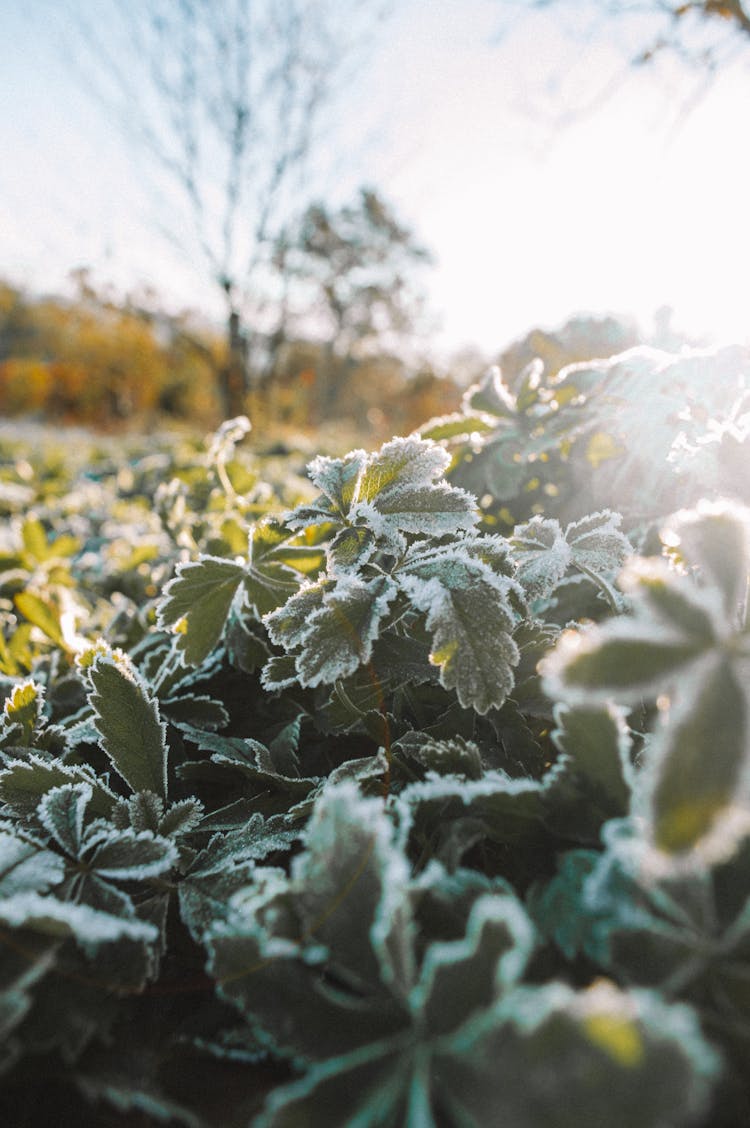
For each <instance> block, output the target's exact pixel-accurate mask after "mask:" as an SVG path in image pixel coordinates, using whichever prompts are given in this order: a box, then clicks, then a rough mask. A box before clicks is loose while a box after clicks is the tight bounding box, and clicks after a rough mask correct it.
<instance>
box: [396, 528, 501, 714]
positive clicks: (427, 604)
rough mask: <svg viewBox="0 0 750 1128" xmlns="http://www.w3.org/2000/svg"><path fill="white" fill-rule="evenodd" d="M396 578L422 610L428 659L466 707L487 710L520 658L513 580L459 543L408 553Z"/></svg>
mask: <svg viewBox="0 0 750 1128" xmlns="http://www.w3.org/2000/svg"><path fill="white" fill-rule="evenodd" d="M398 582H399V584H400V586H401V588H402V589H403V591H404V592H405V593H406V594H407V595H408V597H409V599H410V600H411V602H412V604H413V605H414V607H416V608H417V609H418V610H420V611H423V612H424V613H425V614H426V626H427V629H428V631H430V633H431V635H432V650H431V653H430V661H431V662H432V663H433V665H435V666H438V667H439V669H440V680H441V682H442V684H443V686H445V688H446V689H455V690H456V693H457V695H458V699H459V701H460V703H461V704H462V705H463V706H464V707H473V708H474V709H476V711H477V712H478V713H486V712H487V711H488V710H489V709H491V708H492V707H493V706H495V707H499V706H500V705H502V703H503V701H504V700H505V698H506V697H507V695H508V693H509V692H510V690H511V689H512V688H513V669H512V668H513V666H515V665H517V663H518V660H519V652H518V647H517V646H516V644H515V642H514V641H513V639H512V637H511V633H510V632H511V631H512V629H513V626H514V616H513V613H512V610H511V607H510V603H509V592H510V591H511V589H512V585H511V582H510V581H508V580H504V579H503V578H502V577H498V576H497V575H496V574H495V573H494V572H492V571H491V570H490V569H489V567H487V565H486V564H483V563H482V562H481V561H480V560H474V559H472V558H471V556H469V555H468V554H467V553H463V552H462V551H461V549H460V546H459V547H456V548H446V549H445V550H444V551H443V553H441V554H438V553H435V554H432V555H429V556H428V557H427V558H426V559H425V560H423V561H421V560H420V559H419V557H418V556H417V555H414V556H413V557H412V559H410V560H409V561H408V562H407V564H406V566H405V567H404V569H403V571H402V572H400V573H399V575H398Z"/></svg>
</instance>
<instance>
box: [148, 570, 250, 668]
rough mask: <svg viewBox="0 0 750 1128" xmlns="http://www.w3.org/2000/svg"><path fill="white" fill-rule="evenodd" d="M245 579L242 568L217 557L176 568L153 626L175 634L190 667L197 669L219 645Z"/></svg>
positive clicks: (165, 589)
mask: <svg viewBox="0 0 750 1128" xmlns="http://www.w3.org/2000/svg"><path fill="white" fill-rule="evenodd" d="M245 575H246V569H245V566H244V565H243V564H236V563H235V562H234V561H233V560H225V559H223V558H222V557H218V556H203V557H201V558H200V560H197V561H191V562H189V563H187V564H178V566H177V575H176V576H175V577H174V579H172V580H170V581H169V583H168V584H167V585H166V587H165V588H164V593H163V595H162V597H161V599H160V600H159V603H158V606H157V623H158V625H159V627H161V629H162V630H170V629H171V630H172V631H174V632H175V635H176V641H177V648H178V650H179V652H180V653H181V655H182V656H183V658H184V660H185V661H186V662H187V663H189V664H190V665H196V666H197V665H199V664H200V663H201V662H202V661H203V659H204V658H206V657H207V656H208V655H209V654H210V653H211V651H212V650H213V649H214V647H215V646H216V645H217V643H218V642H219V639H220V638H221V635H222V632H223V630H224V625H225V623H226V621H227V616H228V614H229V609H230V607H231V606H232V602H233V600H234V597H235V595H236V593H237V590H238V588H239V586H240V584H241V583H242V580H243V579H244V577H245Z"/></svg>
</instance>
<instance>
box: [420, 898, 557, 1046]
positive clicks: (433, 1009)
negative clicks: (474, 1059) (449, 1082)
mask: <svg viewBox="0 0 750 1128" xmlns="http://www.w3.org/2000/svg"><path fill="white" fill-rule="evenodd" d="M533 946H534V933H533V929H532V927H531V924H530V922H529V919H528V916H527V915H526V913H525V912H524V910H523V909H522V907H521V905H520V904H519V902H518V901H517V900H516V898H515V897H512V896H508V897H503V896H497V895H492V894H487V895H485V896H483V897H479V898H478V899H477V900H476V901H475V902H474V905H473V907H472V910H471V914H470V916H469V919H468V922H467V925H466V934H465V935H464V936H463V937H462V938H461V939H460V940H451V941H443V942H436V943H433V944H431V945H430V947H429V948H428V949H427V954H426V956H425V959H424V962H423V964H422V970H421V975H420V981H419V983H418V984H417V986H416V987H415V989H414V991H413V993H412V1003H413V1006H414V1007H415V1009H416V1010H418V1011H421V1012H422V1014H423V1016H424V1021H425V1022H426V1023H427V1027H428V1029H429V1032H430V1036H431V1037H439V1036H443V1035H445V1034H447V1033H449V1032H451V1031H453V1030H456V1029H458V1027H459V1026H461V1025H462V1024H463V1023H464V1022H466V1021H467V1019H469V1018H471V1017H472V1015H473V1014H474V1013H475V1012H477V1011H480V1010H484V1009H486V1008H487V1007H490V1006H492V1004H493V1003H494V1002H495V1001H496V999H497V998H498V997H499V996H500V995H501V994H502V992H503V991H504V990H505V989H506V988H507V987H509V986H511V985H512V984H514V983H515V982H517V981H518V980H519V979H520V978H521V976H522V974H523V971H524V968H525V966H526V964H527V962H528V959H529V956H530V955H531V951H532V949H533Z"/></svg>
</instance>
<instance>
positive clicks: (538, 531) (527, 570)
mask: <svg viewBox="0 0 750 1128" xmlns="http://www.w3.org/2000/svg"><path fill="white" fill-rule="evenodd" d="M510 543H511V545H512V547H513V555H514V558H515V560H516V562H517V564H518V572H517V576H518V579H519V580H520V581H521V583H522V584H523V586H524V588H525V589H526V591H527V592H528V594H529V596H531V597H532V598H539V597H541V596H545V595H548V594H549V593H550V592H551V591H552V590H553V589H554V588H555V587H556V586H557V584H558V583H559V582H560V580H561V579H562V578H563V576H564V575H565V573H566V572H567V570H568V566H569V564H570V562H571V559H572V552H571V548H570V545H569V544H568V542H567V541H566V539H565V537H564V536H563V531H562V529H561V528H560V524H559V522H558V521H556V520H554V519H550V518H547V517H539V516H537V517H532V519H531V520H530V521H527V522H526V524H524V525H516V527H515V529H514V530H513V536H512V537H511V539H510Z"/></svg>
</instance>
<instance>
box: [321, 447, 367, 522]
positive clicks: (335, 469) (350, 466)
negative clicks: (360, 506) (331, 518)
mask: <svg viewBox="0 0 750 1128" xmlns="http://www.w3.org/2000/svg"><path fill="white" fill-rule="evenodd" d="M366 461H367V455H366V453H365V451H363V450H353V451H350V453H349V454H347V455H346V457H345V458H326V457H325V456H324V455H319V456H318V458H315V459H313V461H312V462H311V463H310V465H309V466H308V468H307V470H308V473H309V475H310V477H311V479H312V481H313V482H314V484H315V485H316V486H317V487H318V489H319V490H320V491H321V493H323V494H324V495H325V496H326V498H327V499H328V501H329V502H330V506H331V510H330V511H331V512H332V513H333V512H336V513H337V514H338V515H339V516H346V514H347V513H348V512H349V508H350V506H351V504H352V501H353V500H354V497H355V495H356V493H357V490H358V487H359V481H360V475H361V472H362V468H363V466H364V465H365V463H366Z"/></svg>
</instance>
